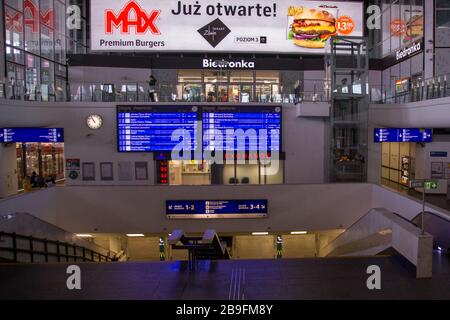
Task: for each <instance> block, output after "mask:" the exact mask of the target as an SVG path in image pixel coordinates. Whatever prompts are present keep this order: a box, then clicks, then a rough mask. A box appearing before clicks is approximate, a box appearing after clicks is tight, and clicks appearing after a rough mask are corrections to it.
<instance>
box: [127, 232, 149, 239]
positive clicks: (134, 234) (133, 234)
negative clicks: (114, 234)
mask: <svg viewBox="0 0 450 320" xmlns="http://www.w3.org/2000/svg"><path fill="white" fill-rule="evenodd" d="M127 237H130V238H139V237H145V235H144V234H142V233H128V234H127Z"/></svg>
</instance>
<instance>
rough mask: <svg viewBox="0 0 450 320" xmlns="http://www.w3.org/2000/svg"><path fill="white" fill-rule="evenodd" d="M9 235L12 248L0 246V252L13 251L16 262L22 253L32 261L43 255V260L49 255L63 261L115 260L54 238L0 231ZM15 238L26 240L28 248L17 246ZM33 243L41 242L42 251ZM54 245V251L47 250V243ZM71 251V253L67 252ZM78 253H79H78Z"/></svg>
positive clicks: (3, 235) (5, 235) (47, 258)
mask: <svg viewBox="0 0 450 320" xmlns="http://www.w3.org/2000/svg"><path fill="white" fill-rule="evenodd" d="M2 237H9V238H11V240H12V248H11V247H0V252H1V251H3V252H12V253H13V262H15V263H18V262H20V261H19V260H18V254H19V253H24V254H29V256H30V262H31V263H34V260H35V256H44V258H45V262H49V257H56V259H57V261H58V262H62V261H61V260H62V259H64V260H65V262H69V261H70V260H72V261H75V262H77V261H80V262H112V261H116V260H115V259H114V258H112V257H110V256H107V255H103V254H101V253H98V252H96V251H94V250H91V249H87V248H85V247H82V246H79V245H76V244H71V243H68V242H61V241H57V240H56V241H55V240H48V239H43V238H36V237H33V236H24V235H19V234H16V233H7V232H2V231H0V238H2ZM17 240H27V241H28V247H29V249H22V248H18V246H17ZM35 243H41V244H43V245H44V251H42V250H35V249H34V248H35ZM49 244H50V245H56V252H52V251H49V250H48V245H49ZM61 247H62V248H63V249H64V252H61ZM69 251H71V253H69ZM78 253H80V254H78Z"/></svg>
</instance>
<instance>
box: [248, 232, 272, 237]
mask: <svg viewBox="0 0 450 320" xmlns="http://www.w3.org/2000/svg"><path fill="white" fill-rule="evenodd" d="M268 234H269V233H268V232H252V236H267V235H268Z"/></svg>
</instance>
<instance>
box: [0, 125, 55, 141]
mask: <svg viewBox="0 0 450 320" xmlns="http://www.w3.org/2000/svg"><path fill="white" fill-rule="evenodd" d="M27 142H28V143H33V142H34V143H38V142H40V143H59V142H64V130H63V129H62V128H1V129H0V143H27Z"/></svg>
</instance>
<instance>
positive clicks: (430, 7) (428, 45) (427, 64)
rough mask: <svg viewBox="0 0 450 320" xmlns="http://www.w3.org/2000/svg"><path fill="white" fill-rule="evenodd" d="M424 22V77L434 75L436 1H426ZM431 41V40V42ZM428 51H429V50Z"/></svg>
mask: <svg viewBox="0 0 450 320" xmlns="http://www.w3.org/2000/svg"><path fill="white" fill-rule="evenodd" d="M424 3H425V12H424V18H425V20H424V23H425V30H424V31H425V34H424V40H425V50H424V55H425V58H424V66H423V67H424V77H425V79H428V78H431V77H433V76H434V14H435V13H434V1H424ZM430 41H431V42H430ZM427 51H428V52H427Z"/></svg>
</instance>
